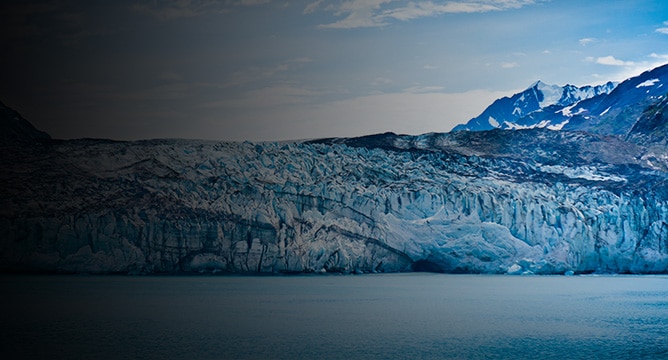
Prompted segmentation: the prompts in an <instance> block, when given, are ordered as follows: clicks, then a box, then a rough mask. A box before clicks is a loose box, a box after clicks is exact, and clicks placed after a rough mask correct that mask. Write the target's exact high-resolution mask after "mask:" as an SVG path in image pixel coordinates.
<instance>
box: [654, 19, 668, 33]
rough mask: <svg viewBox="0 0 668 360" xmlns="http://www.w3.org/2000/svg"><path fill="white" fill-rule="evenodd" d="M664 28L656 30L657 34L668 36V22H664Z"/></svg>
mask: <svg viewBox="0 0 668 360" xmlns="http://www.w3.org/2000/svg"><path fill="white" fill-rule="evenodd" d="M663 25H664V27H660V28H658V29H656V32H658V33H661V34H666V35H668V21H664V22H663Z"/></svg>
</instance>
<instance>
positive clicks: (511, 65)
mask: <svg viewBox="0 0 668 360" xmlns="http://www.w3.org/2000/svg"><path fill="white" fill-rule="evenodd" d="M518 66H520V65H519V64H518V63H516V62H504V63H501V67H502V68H504V69H512V68H516V67H518Z"/></svg>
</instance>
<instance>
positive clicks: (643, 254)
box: [0, 130, 668, 274]
mask: <svg viewBox="0 0 668 360" xmlns="http://www.w3.org/2000/svg"><path fill="white" fill-rule="evenodd" d="M504 134H508V135H503V136H499V134H498V133H496V132H490V133H459V134H430V135H423V136H418V137H399V136H390V135H388V136H382V135H379V136H376V137H369V138H365V139H339V140H336V139H335V140H331V141H322V142H313V143H282V144H278V143H261V144H252V143H215V142H198V141H182V140H160V141H143V142H104V141H71V142H60V143H54V144H52V145H50V147H49V148H43V149H38V150H31V151H28V152H18V153H17V155H16V156H13V157H11V158H12V159H13V160H11V161H10V160H9V158H7V159H5V160H3V166H4V168H5V169H8V171H5V172H3V173H2V175H0V176H1V177H2V181H3V183H4V184H6V186H5V187H3V189H2V190H0V191H2V196H1V197H0V199H2V201H3V203H2V209H3V212H2V213H1V214H0V234H2V236H3V239H6V241H5V242H4V243H3V244H2V245H1V246H2V247H1V248H0V265H1V266H2V268H5V269H31V270H35V269H37V270H48V271H73V272H93V273H97V272H102V273H108V272H138V273H153V272H180V271H186V272H200V271H206V272H216V271H229V272H304V271H306V272H311V271H312V272H343V273H351V272H373V271H409V270H411V269H412V268H413V266H414V265H415V264H416V263H417V262H419V264H421V266H422V265H424V266H426V265H425V264H428V266H427V267H428V268H430V269H435V270H438V271H446V272H482V273H506V272H509V273H519V274H522V273H538V274H540V273H558V274H563V273H565V272H567V271H575V272H588V271H603V272H638V273H647V272H665V271H666V269H667V268H668V243H667V240H666V239H668V226H666V224H668V204H667V202H666V194H665V191H663V192H662V191H659V190H660V189H661V187H660V186H659V185H657V184H661V183H662V181H665V174H664V173H662V172H660V171H658V170H655V169H651V168H648V167H647V166H646V165H643V161H642V159H641V156H640V155H639V154H641V152H640V150H638V149H636V148H633V147H631V145H628V144H624V143H622V142H618V143H610V141H612V140H610V139H607V138H606V139H603V138H596V137H591V136H587V135H583V134H575V133H574V134H569V133H563V134H562V133H554V132H551V131H548V130H531V131H523V132H517V133H504ZM518 139H519V140H518ZM625 146H626V148H625ZM643 166H645V167H643Z"/></svg>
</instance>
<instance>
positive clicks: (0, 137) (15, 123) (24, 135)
mask: <svg viewBox="0 0 668 360" xmlns="http://www.w3.org/2000/svg"><path fill="white" fill-rule="evenodd" d="M0 129H2V132H1V133H0V145H15V144H17V143H32V142H34V141H39V140H44V139H50V138H51V137H50V136H49V134H47V133H45V132H43V131H39V130H37V129H36V128H35V127H34V126H33V125H32V124H31V123H30V122H28V121H27V120H26V119H24V118H23V117H22V116H21V114H19V113H18V112H16V111H15V110H12V109H10V108H8V107H7V106H5V104H3V103H2V102H0Z"/></svg>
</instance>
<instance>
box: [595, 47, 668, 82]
mask: <svg viewBox="0 0 668 360" xmlns="http://www.w3.org/2000/svg"><path fill="white" fill-rule="evenodd" d="M585 61H589V62H595V63H597V64H601V65H606V66H610V67H612V68H614V69H617V70H614V71H613V72H610V73H606V74H597V75H595V77H596V78H600V79H601V80H603V81H609V80H610V81H624V80H626V79H628V78H631V77H634V76H638V75H640V74H641V73H643V72H645V71H647V70H651V69H654V68H656V67H659V66H661V65H665V64H666V63H668V54H657V53H652V54H649V55H648V56H647V58H646V59H640V60H637V61H622V60H618V59H616V58H615V57H613V56H605V57H599V58H593V57H588V58H586V59H585Z"/></svg>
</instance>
